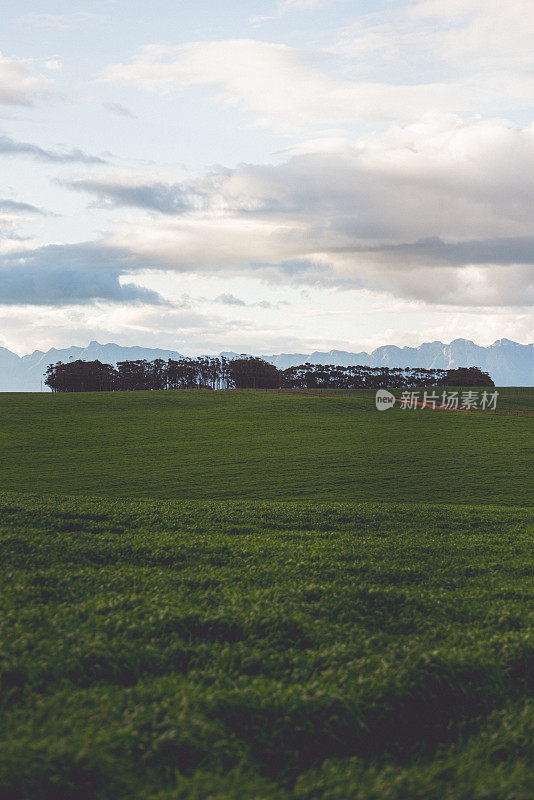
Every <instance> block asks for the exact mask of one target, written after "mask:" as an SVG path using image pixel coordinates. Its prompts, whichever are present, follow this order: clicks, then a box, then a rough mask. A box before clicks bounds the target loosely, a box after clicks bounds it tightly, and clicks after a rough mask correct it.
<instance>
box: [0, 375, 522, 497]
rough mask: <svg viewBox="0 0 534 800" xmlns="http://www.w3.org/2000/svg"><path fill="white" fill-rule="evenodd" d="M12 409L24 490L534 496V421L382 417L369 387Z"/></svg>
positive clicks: (12, 447) (94, 397) (39, 400)
mask: <svg viewBox="0 0 534 800" xmlns="http://www.w3.org/2000/svg"><path fill="white" fill-rule="evenodd" d="M501 393H502V394H501V398H500V403H499V407H500V408H506V407H509V408H510V407H511V408H513V409H517V406H518V403H521V404H522V406H521V407H523V408H525V407H530V408H531V409H534V391H533V390H514V389H512V390H510V389H507V390H501ZM319 394H320V393H319ZM0 415H1V419H2V426H1V428H0V452H1V453H2V458H1V459H0V485H1V486H3V487H4V488H5V489H11V490H15V491H26V492H35V493H38V494H54V493H56V494H57V493H59V494H70V495H73V494H81V495H101V496H108V497H125V498H131V497H149V498H150V497H158V498H161V499H198V500H201V499H204V498H208V499H232V498H234V499H236V498H247V499H256V500H266V499H272V500H316V499H321V500H325V501H352V502H361V501H369V500H376V501H379V502H380V501H381V502H384V501H387V502H407V501H410V502H419V503H421V502H423V503H429V502H444V503H447V502H452V503H457V504H458V503H467V504H472V503H479V504H487V503H490V504H492V503H499V504H503V505H510V506H513V505H519V506H521V505H525V504H528V503H530V502H531V480H530V478H531V467H532V454H533V452H532V451H533V447H532V442H533V439H534V437H533V436H532V431H533V426H534V416H530V417H529V416H519V415H496V414H491V413H488V414H469V413H451V412H439V411H436V412H432V411H427V410H421V409H418V410H416V411H401V410H400V409H397V408H395V409H393V410H391V411H388V412H383V413H378V412H377V411H376V409H375V407H374V393H370V392H367V393H365V392H362V391H360V392H358V393H339V394H338V395H336V394H334V395H333V396H330V393H329V394H328V395H325V396H314V395H312V396H310V395H306V394H279V393H276V392H252V391H246V392H227V393H225V392H222V393H215V392H200V391H179V392H117V393H87V394H67V395H65V394H63V395H61V394H56V395H53V394H26V395H24V394H22V395H21V394H11V395H10V394H5V395H0Z"/></svg>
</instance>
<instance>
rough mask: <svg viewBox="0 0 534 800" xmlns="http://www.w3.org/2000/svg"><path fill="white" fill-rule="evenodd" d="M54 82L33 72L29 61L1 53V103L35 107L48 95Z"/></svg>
mask: <svg viewBox="0 0 534 800" xmlns="http://www.w3.org/2000/svg"><path fill="white" fill-rule="evenodd" d="M51 84H52V81H51V80H50V79H48V78H43V77H42V76H41V75H37V74H35V73H34V72H32V70H31V68H30V66H29V65H28V62H27V61H20V60H19V61H17V60H15V59H13V58H8V57H7V56H4V55H2V53H0V103H3V104H5V105H20V106H30V105H33V103H34V102H35V100H37V99H38V98H39V97H42V96H43V95H45V94H47V93H48V91H49V87H50V86H51Z"/></svg>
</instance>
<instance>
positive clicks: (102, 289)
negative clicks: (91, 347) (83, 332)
mask: <svg viewBox="0 0 534 800" xmlns="http://www.w3.org/2000/svg"><path fill="white" fill-rule="evenodd" d="M132 267H135V262H134V260H133V259H131V258H130V257H129V256H128V254H127V253H126V252H125V251H122V250H120V249H117V248H107V247H98V246H95V245H91V244H88V245H48V246H46V247H41V248H37V249H36V250H33V251H25V250H22V251H18V252H10V253H7V254H4V255H3V256H2V257H1V258H0V287H1V288H0V304H3V305H15V304H17V305H19V304H20V305H22V304H29V305H39V306H62V305H71V304H84V303H89V302H91V301H94V300H106V301H110V302H116V303H146V304H157V305H165V304H166V301H165V300H164V299H163V298H162V297H161V295H159V294H158V293H157V292H154V291H151V290H150V289H146V288H144V287H141V286H137V285H136V284H134V283H128V284H121V283H120V280H119V278H120V276H121V274H124V272H127V271H128V270H129V269H130V268H132Z"/></svg>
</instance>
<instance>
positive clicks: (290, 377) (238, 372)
mask: <svg viewBox="0 0 534 800" xmlns="http://www.w3.org/2000/svg"><path fill="white" fill-rule="evenodd" d="M45 383H46V385H47V386H49V387H50V388H51V389H52V391H54V392H102V391H112V390H118V391H139V390H141V389H145V390H146V389H152V390H154V389H229V388H237V389H278V388H279V387H282V388H288V389H388V388H389V389H399V388H410V387H417V386H494V383H493V381H492V380H491V378H490V376H489V375H488V374H487V373H486V372H481V370H479V369H478V368H477V367H468V368H467V367H461V368H459V369H455V370H441V369H423V368H420V367H414V368H408V367H407V368H405V369H402V368H400V367H393V368H388V367H366V366H360V365H359V366H350V367H341V366H336V365H334V364H327V365H324V364H309V363H306V364H300V365H299V366H296V367H289V368H288V369H286V370H284V371H280V370H278V369H276V367H274V366H273V365H272V364H269V363H268V362H267V361H264V360H263V359H261V358H253V357H250V356H249V357H245V356H243V357H242V358H236V359H234V360H232V361H229V360H226V359H224V358H211V357H209V356H206V357H203V358H197V359H194V358H181V359H180V360H178V361H176V360H174V359H172V358H170V359H169V360H168V361H167V362H165V361H163V360H162V359H160V358H157V359H155V360H154V361H145V360H139V361H119V363H118V364H117V367H116V368H114V367H112V366H111V365H109V364H101V363H100V361H72V362H70V363H68V364H62V363H61V362H58V363H57V364H54V365H52V364H51V365H50V366H49V367H48V368H47V370H46V380H45Z"/></svg>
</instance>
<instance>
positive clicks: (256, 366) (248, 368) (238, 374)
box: [228, 357, 281, 389]
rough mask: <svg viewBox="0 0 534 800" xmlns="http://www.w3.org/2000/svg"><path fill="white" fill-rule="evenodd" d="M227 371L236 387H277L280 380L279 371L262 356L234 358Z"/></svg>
mask: <svg viewBox="0 0 534 800" xmlns="http://www.w3.org/2000/svg"><path fill="white" fill-rule="evenodd" d="M228 371H229V373H230V377H231V379H232V383H233V384H234V386H235V387H236V389H278V387H279V386H280V382H281V375H280V371H279V370H277V369H276V367H274V366H273V365H272V364H269V363H268V362H267V361H264V360H263V359H262V358H252V357H249V358H236V359H234V360H233V361H229V362H228Z"/></svg>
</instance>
